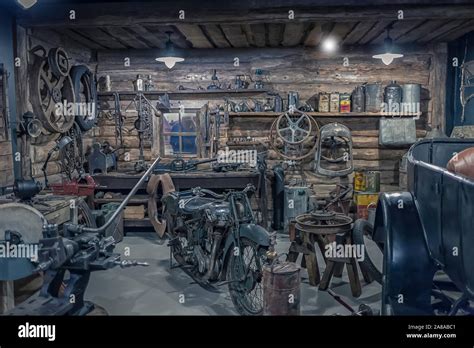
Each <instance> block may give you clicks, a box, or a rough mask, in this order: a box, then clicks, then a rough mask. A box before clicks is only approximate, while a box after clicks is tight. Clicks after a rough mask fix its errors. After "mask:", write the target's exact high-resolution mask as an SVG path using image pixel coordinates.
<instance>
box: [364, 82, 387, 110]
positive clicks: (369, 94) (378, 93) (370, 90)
mask: <svg viewBox="0 0 474 348" xmlns="http://www.w3.org/2000/svg"><path fill="white" fill-rule="evenodd" d="M382 102H383V91H382V85H381V84H380V83H369V84H367V85H365V111H367V112H380V110H382Z"/></svg>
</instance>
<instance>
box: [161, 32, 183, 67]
mask: <svg viewBox="0 0 474 348" xmlns="http://www.w3.org/2000/svg"><path fill="white" fill-rule="evenodd" d="M172 33H173V32H172V31H167V32H166V34H168V41H167V42H166V48H165V52H164V54H163V55H162V56H160V57H158V58H156V59H155V60H156V61H157V62H161V63H165V65H166V66H167V67H168V69H172V68H173V67H174V66H175V64H176V63H179V62H183V61H184V58H182V57H179V56H178V55H177V54H176V51H175V49H174V45H173V42H172V41H171V34H172Z"/></svg>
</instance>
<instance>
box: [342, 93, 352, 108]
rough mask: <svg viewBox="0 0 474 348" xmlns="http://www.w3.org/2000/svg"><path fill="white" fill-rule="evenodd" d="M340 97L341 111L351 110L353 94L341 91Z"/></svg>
mask: <svg viewBox="0 0 474 348" xmlns="http://www.w3.org/2000/svg"><path fill="white" fill-rule="evenodd" d="M339 99H340V100H339V110H340V111H341V112H351V95H350V94H349V93H341V94H340V96H339Z"/></svg>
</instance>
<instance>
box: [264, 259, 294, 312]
mask: <svg viewBox="0 0 474 348" xmlns="http://www.w3.org/2000/svg"><path fill="white" fill-rule="evenodd" d="M300 279H301V278H300V267H299V266H298V265H297V264H295V263H293V262H282V263H278V264H275V265H266V266H264V267H263V315H299V314H300V298H301V294H300Z"/></svg>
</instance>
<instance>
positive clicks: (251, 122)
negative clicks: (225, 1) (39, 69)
mask: <svg viewBox="0 0 474 348" xmlns="http://www.w3.org/2000/svg"><path fill="white" fill-rule="evenodd" d="M437 50H438V51H439V47H438V48H437ZM367 52H368V50H366V49H365V48H364V47H359V48H353V49H351V50H350V51H347V52H346V53H339V54H338V55H337V56H333V57H331V56H328V55H325V54H322V53H320V52H318V51H317V50H316V49H284V48H281V49H273V48H262V49H202V50H193V51H191V53H190V54H188V55H187V58H186V60H185V62H183V63H178V64H177V65H176V66H175V67H174V68H173V69H171V70H168V69H167V68H166V67H164V65H161V64H157V63H156V62H155V61H154V53H153V52H150V51H139V50H136V51H99V53H98V74H99V76H100V75H105V74H108V75H110V76H111V79H112V88H113V90H116V91H131V90H133V85H132V81H133V80H134V79H135V78H136V76H137V74H151V75H152V76H153V80H154V82H155V85H156V87H157V90H168V91H174V90H176V89H177V87H178V85H183V86H185V87H189V88H197V87H198V86H202V87H204V88H206V87H207V85H209V84H210V81H211V75H212V72H213V69H216V70H217V74H218V76H219V78H220V81H221V82H224V83H225V84H229V83H232V81H233V78H234V76H235V75H237V74H252V73H253V71H254V70H255V69H256V68H261V69H264V70H267V71H269V72H270V77H269V81H268V82H267V87H271V88H272V89H273V90H274V91H276V92H278V93H280V95H282V96H283V97H284V96H285V95H286V93H287V92H288V91H298V92H299V94H300V99H301V100H303V101H304V100H306V99H309V98H311V97H313V96H315V95H317V94H318V93H319V92H349V93H350V92H351V91H352V90H353V89H354V87H355V86H357V85H359V84H362V83H365V82H369V83H371V82H381V83H383V84H385V85H386V84H388V83H389V82H390V81H391V80H396V81H397V82H398V83H401V84H402V83H420V84H421V85H422V87H423V90H422V106H421V108H422V111H423V114H422V116H421V118H420V120H419V121H417V129H418V131H417V133H418V136H419V137H424V136H425V134H426V129H427V125H428V122H429V123H434V124H439V123H438V122H439V121H434V120H436V119H438V118H439V116H440V115H433V110H439V107H440V106H439V103H444V101H443V100H441V101H439V100H438V101H433V100H431V99H432V95H433V93H434V92H435V90H436V89H440V88H441V89H442V87H440V83H442V82H439V83H437V84H434V83H433V79H437V80H438V81H443V80H442V76H438V75H440V73H439V72H440V70H442V69H439V68H438V66H435V65H436V64H437V65H442V64H444V62H443V61H442V59H437V57H436V56H435V54H434V48H433V47H430V46H423V47H418V48H412V49H411V50H410V51H408V52H405V57H403V58H402V59H397V60H395V61H394V62H393V63H392V64H391V65H389V66H386V65H384V64H382V62H381V61H380V60H376V59H372V58H371V54H369V53H367ZM125 57H128V58H130V63H131V64H130V66H129V67H125V66H124V58H125ZM344 57H347V58H348V60H349V65H348V66H344V65H343V59H344ZM235 58H238V59H239V66H235V64H234V63H235ZM435 73H436V76H435V75H434V74H435ZM435 86H436V88H435ZM441 86H442V85H441ZM206 102H208V100H207V99H203V100H200V101H193V102H188V104H192V105H193V107H199V106H201V105H203V104H204V103H206ZM130 117H136V114H131V115H130ZM317 120H318V122H319V123H320V125H322V124H326V123H328V122H336V121H337V122H342V123H344V124H346V125H347V126H348V127H349V128H350V129H351V131H352V135H353V137H354V138H353V139H354V159H355V166H356V168H361V169H362V168H364V169H372V170H380V171H381V172H382V173H381V174H382V175H381V183H382V187H383V189H384V190H393V189H396V186H397V185H398V165H399V160H400V159H401V157H402V155H403V154H404V153H405V152H406V151H407V147H402V148H381V147H380V146H379V145H378V122H379V119H378V118H365V119H363V118H351V119H342V118H341V117H334V118H319V119H318V118H317ZM130 122H132V121H130ZM271 122H272V119H269V118H263V117H261V118H252V119H249V118H239V117H233V118H231V123H230V127H229V130H228V132H227V137H228V139H221V142H222V143H224V144H225V143H226V142H227V141H232V138H240V137H247V136H250V137H252V138H255V140H261V141H265V140H266V137H268V134H269V129H270V125H271ZM99 132H100V136H103V137H104V139H109V137H110V136H112V135H113V133H111V124H108V123H107V122H105V123H102V127H101V129H100V131H99ZM99 138H100V137H99ZM126 142H127V144H128V145H129V146H130V147H131V148H135V146H137V144H138V142H137V140H136V138H135V134H132V135H130V137H127V138H126ZM135 159H136V158H132V161H133V160H135ZM277 162H279V160H278V159H277V158H276V157H275V156H274V155H273V154H272V153H271V152H270V161H269V167H271V166H272V165H273V164H275V163H277ZM303 167H304V169H305V170H306V172H307V174H308V175H307V179H308V181H310V182H312V183H314V184H318V185H319V186H318V187H319V189H320V190H321V191H323V192H327V191H328V190H329V189H331V188H332V187H333V183H334V182H335V181H337V180H335V179H325V178H317V177H315V176H314V175H312V173H311V172H312V170H311V168H312V163H305V164H304V165H303Z"/></svg>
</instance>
